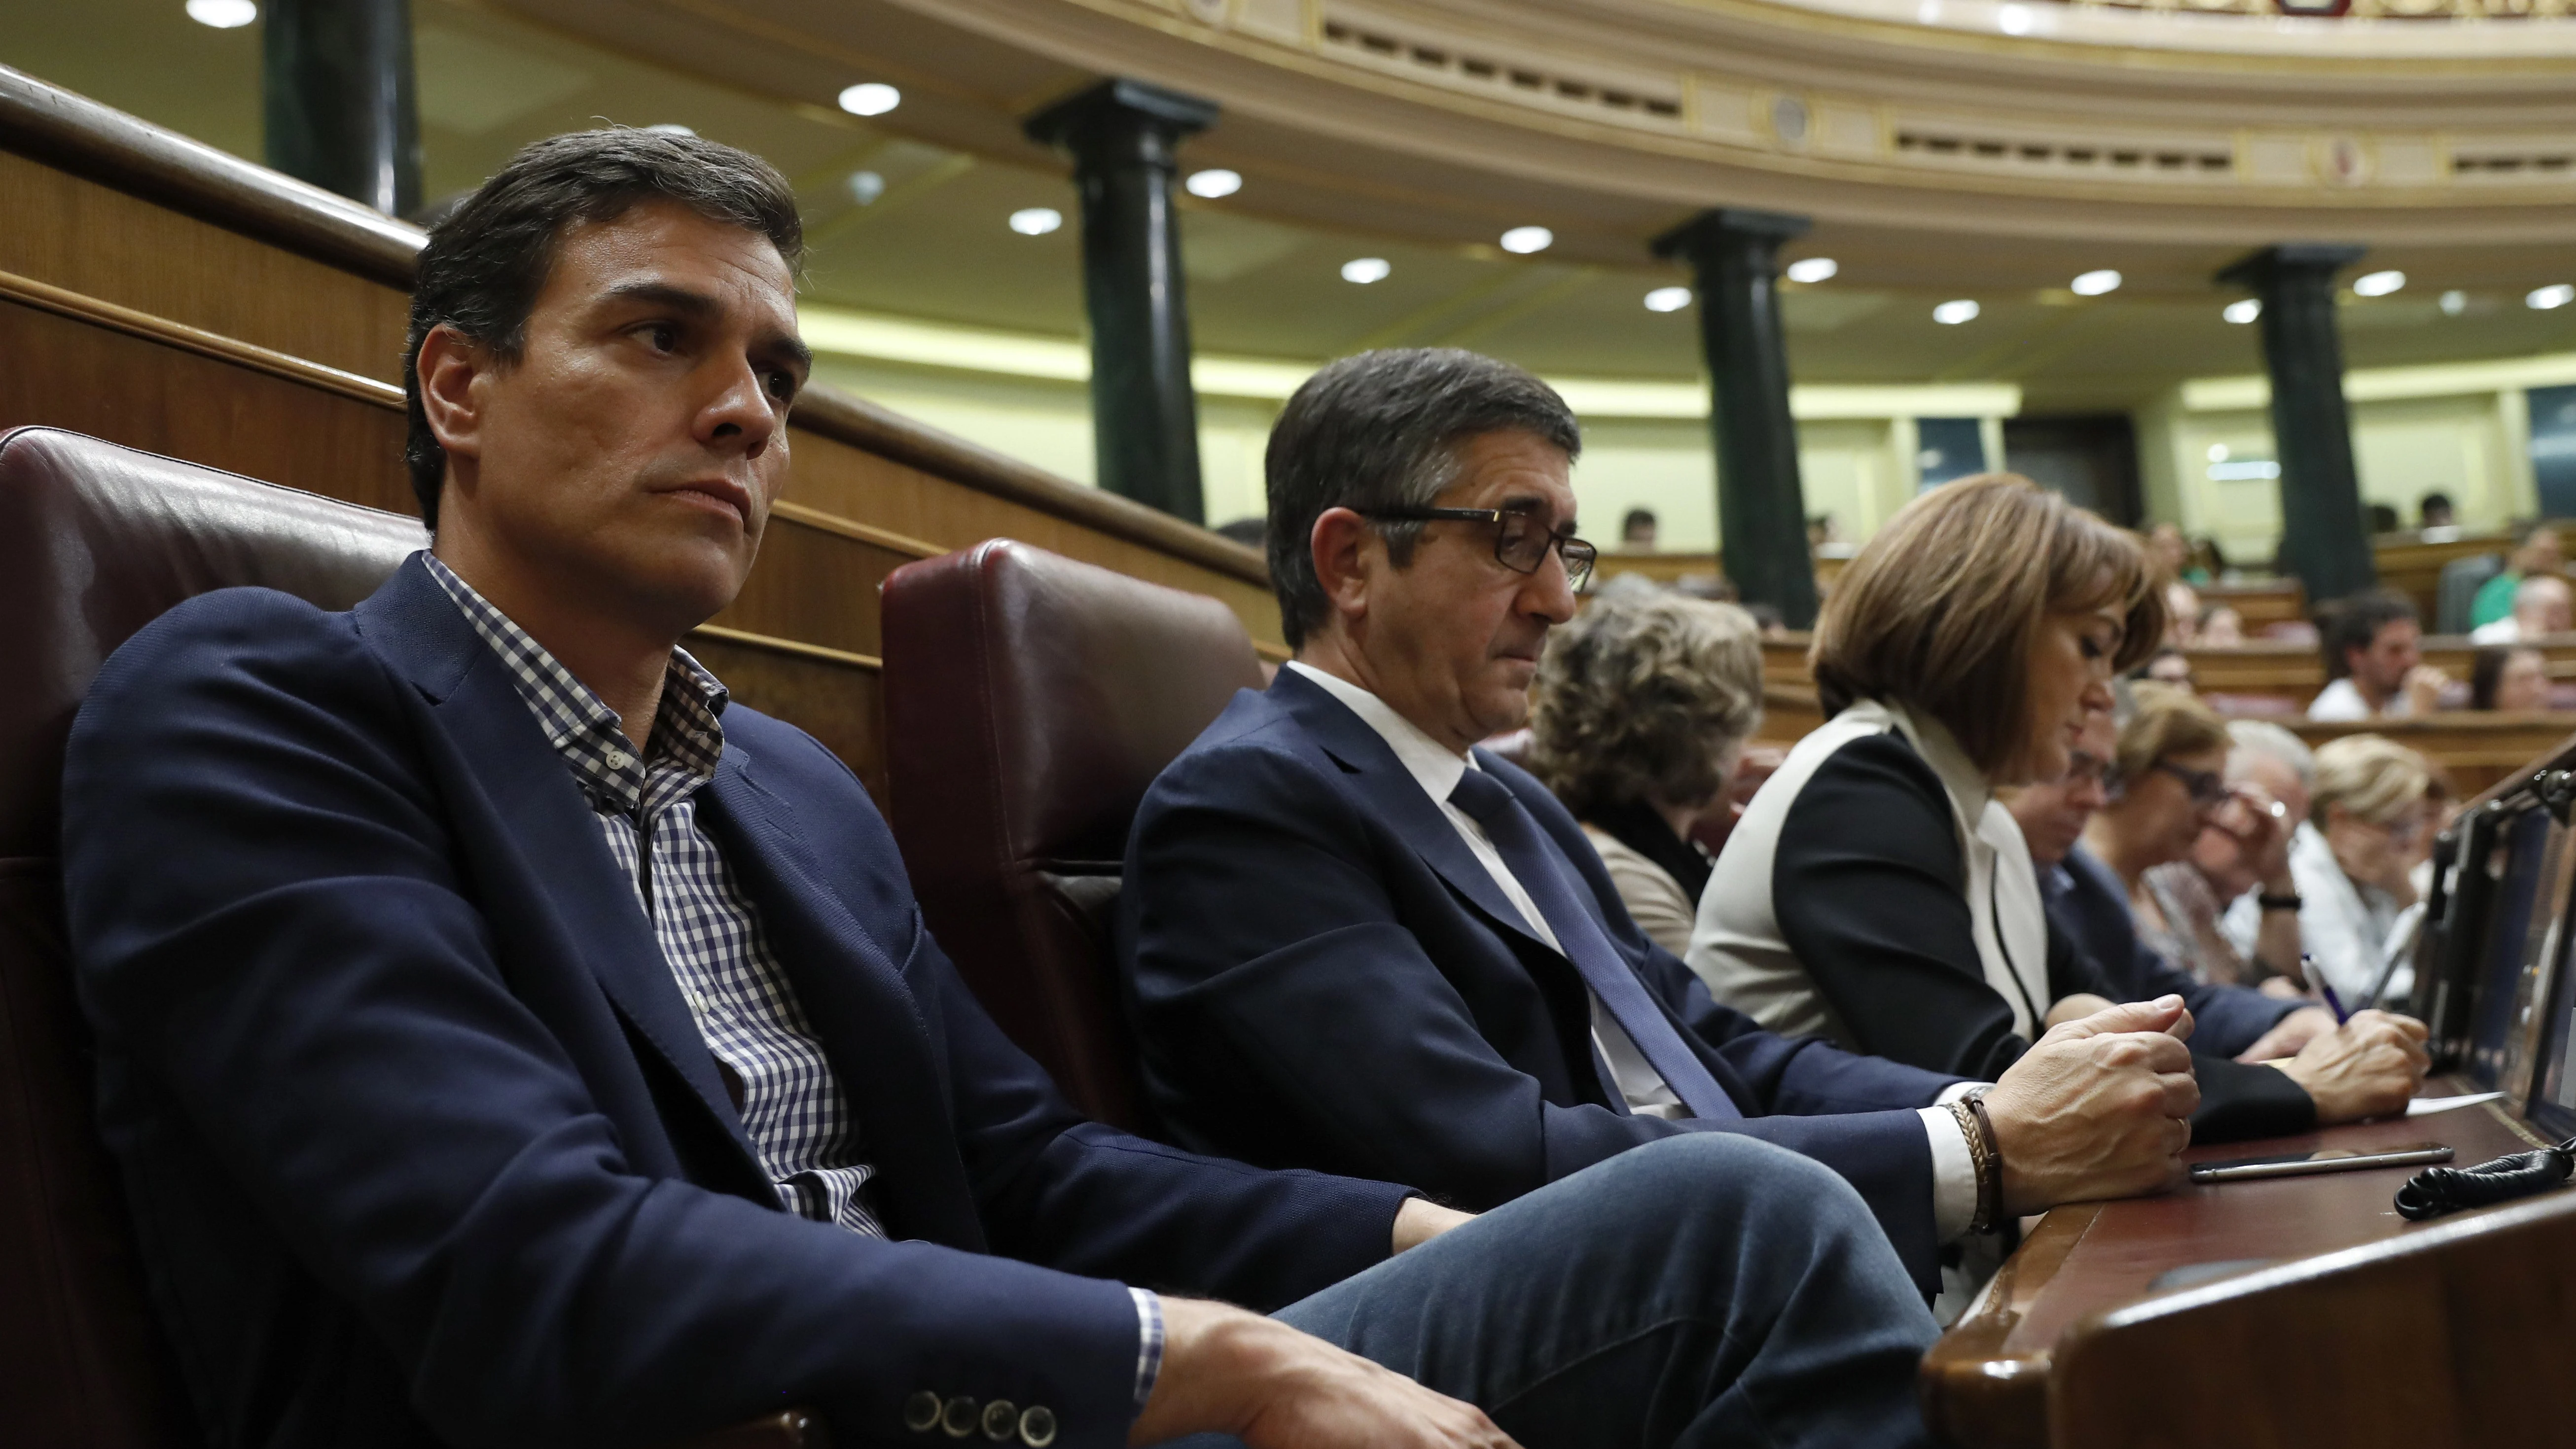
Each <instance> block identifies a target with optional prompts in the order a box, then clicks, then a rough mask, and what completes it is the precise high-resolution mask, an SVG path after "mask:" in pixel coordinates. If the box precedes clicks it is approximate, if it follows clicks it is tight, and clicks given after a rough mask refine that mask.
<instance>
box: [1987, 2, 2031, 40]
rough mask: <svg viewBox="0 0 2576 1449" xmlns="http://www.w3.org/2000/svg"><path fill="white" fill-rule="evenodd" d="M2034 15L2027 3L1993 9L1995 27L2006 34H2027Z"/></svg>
mask: <svg viewBox="0 0 2576 1449" xmlns="http://www.w3.org/2000/svg"><path fill="white" fill-rule="evenodd" d="M2035 18H2036V17H2034V16H2033V15H2032V14H2031V13H2030V7H2029V6H2027V5H2005V6H2000V7H1998V8H1997V9H1996V10H1995V29H1997V30H2000V31H2002V32H2003V33H2004V34H2006V35H2028V34H2030V28H2031V25H2032V23H2033V21H2034V19H2035Z"/></svg>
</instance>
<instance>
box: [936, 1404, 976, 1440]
mask: <svg viewBox="0 0 2576 1449" xmlns="http://www.w3.org/2000/svg"><path fill="white" fill-rule="evenodd" d="M939 1427H940V1428H942V1429H945V1430H947V1431H948V1437H949V1438H951V1439H963V1438H965V1437H966V1436H967V1435H969V1434H972V1433H974V1432H975V1401H974V1400H973V1399H970V1398H968V1397H966V1396H965V1395H964V1394H959V1395H958V1396H957V1397H955V1398H953V1399H950V1400H949V1401H948V1409H947V1412H945V1413H943V1414H941V1415H940V1416H939Z"/></svg>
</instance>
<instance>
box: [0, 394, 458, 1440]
mask: <svg viewBox="0 0 2576 1449" xmlns="http://www.w3.org/2000/svg"><path fill="white" fill-rule="evenodd" d="M425 542H427V536H426V535H425V534H424V533H423V532H422V530H421V526H420V523H419V521H418V520H416V519H411V518H405V517H402V516H400V515H397V514H391V513H381V512H378V511H376V510H374V509H369V508H360V507H357V506H356V505H353V504H347V503H339V502H334V501H332V500H330V499H327V498H321V497H317V496H315V495H313V494H310V493H301V492H297V491H295V490H293V489H289V488H280V487H276V486H274V485H272V484H267V483H260V482H255V481H253V480H251V479H248V478H241V477H236V476H234V475H232V474H229V473H220V472H217V471H215V470H213V469H211V468H201V467H198V466H196V465H195V464H191V463H182V462H177V461H174V460H172V459H169V458H162V457H157V456H154V455H152V454H149V453H143V452H137V451H136V450H134V449H131V448H125V447H120V446H118V445H116V444H112V443H103V442H100V441H98V440H97V439H94V438H86V437H82V436H80V435H79V434H76V433H66V432H61V431H58V430H55V429H51V428H21V429H18V430H16V431H14V432H10V433H8V434H6V435H5V436H0V617H5V618H7V619H10V620H12V621H14V622H13V623H12V624H11V626H10V627H9V628H8V629H7V630H6V631H5V633H0V680H5V681H7V684H6V686H5V687H0V1438H5V1439H6V1440H7V1441H8V1442H10V1443H14V1444H43V1445H63V1446H74V1449H145V1446H149V1449H170V1446H175V1445H184V1444H189V1443H192V1442H194V1441H195V1438H196V1435H195V1431H194V1428H193V1423H192V1418H191V1416H190V1415H189V1414H188V1413H187V1411H186V1406H185V1401H184V1397H183V1395H182V1392H181V1390H180V1388H179V1385H178V1380H177V1376H176V1373H175V1371H174V1369H173V1368H172V1366H171V1363H170V1356H169V1350H168V1348H167V1347H166V1344H165V1342H164V1340H163V1339H162V1336H161V1333H160V1329H159V1326H158V1324H156V1323H155V1322H154V1320H153V1318H152V1315H151V1312H150V1309H149V1306H148V1304H147V1301H146V1295H145V1290H144V1286H143V1280H142V1274H141V1272H140V1270H139V1267H138V1264H137V1262H136V1258H135V1253H134V1247H133V1242H132V1235H131V1231H130V1228H129V1226H128V1220H127V1215H126V1211H125V1205H124V1199H123V1195H122V1192H121V1189H120V1187H119V1184H118V1181H117V1177H116V1173H115V1166H114V1163H113V1162H112V1161H111V1160H110V1159H109V1157H108V1154H107V1151H106V1149H105V1147H104V1146H102V1145H101V1143H100V1142H99V1139H98V1134H97V1131H96V1128H95V1126H94V1124H93V1120H92V1113H91V1100H92V1079H91V1066H90V1060H89V1050H88V1040H89V1035H88V1030H87V1028H86V1026H85V1025H84V1023H83V1022H82V1019H81V1015H80V1011H79V1007H78V1004H77V1002H76V1000H75V998H74V995H73V990H72V976H71V966H70V960H69V955H68V952H67V949H66V946H65V941H64V935H63V919H62V874H61V862H60V859H59V856H58V851H59V841H60V838H61V831H62V823H61V781H62V765H63V742H64V740H65V738H66V736H67V735H68V734H69V733H70V730H71V723H72V716H73V715H74V714H75V713H76V712H77V711H78V710H79V708H80V703H81V698H82V695H83V694H84V693H85V692H86V691H87V690H88V688H89V684H90V681H91V680H92V679H93V678H94V677H96V675H97V673H98V669H99V665H100V664H101V663H102V662H103V661H104V660H105V659H106V657H107V656H108V654H109V653H111V652H112V651H114V650H115V648H116V647H117V646H118V645H119V644H122V643H123V642H125V640H126V639H127V638H128V637H129V636H131V635H132V634H133V633H134V632H135V631H136V630H138V629H140V628H142V627H143V626H144V625H145V624H147V623H149V622H151V621H152V619H154V618H155V617H157V616H158V615H159V614H161V613H162V611H164V610H166V609H168V608H169V607H170V606H172V605H173V604H176V603H178V602H180V601H181V600H183V599H186V598H188V597H190V596H192V595H195V594H200V593H204V592H207V591H209V590H212V589H219V588H225V587H229V586H232V585H238V584H257V585H263V586H265V587H268V588H274V589H281V590H284V591H286V592H288V593H292V594H296V595H298V596H300V597H302V598H305V599H308V600H310V601H312V602H313V603H315V604H317V605H320V606H321V607H323V608H326V609H345V608H347V607H349V606H350V605H352V604H354V603H356V602H357V601H358V600H360V599H363V598H365V597H366V596H367V595H368V594H369V593H371V592H373V591H374V589H375V587H376V585H377V584H379V583H381V582H382V581H383V580H384V579H385V577H386V576H387V575H389V574H391V573H392V572H393V570H394V568H395V566H396V565H397V564H399V563H400V562H401V561H402V559H403V558H404V556H405V555H407V554H408V553H410V552H411V551H412V550H414V549H416V548H419V547H421V546H422V545H423V544H424V543H425Z"/></svg>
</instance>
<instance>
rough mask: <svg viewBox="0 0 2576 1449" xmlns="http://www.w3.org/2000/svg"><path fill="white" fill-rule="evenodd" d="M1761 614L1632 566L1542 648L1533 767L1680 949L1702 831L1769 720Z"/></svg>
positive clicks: (1625, 892) (1641, 923)
mask: <svg viewBox="0 0 2576 1449" xmlns="http://www.w3.org/2000/svg"><path fill="white" fill-rule="evenodd" d="M1757 636H1758V631H1757V628H1756V626H1755V625H1754V622H1753V616H1752V615H1750V614H1747V613H1746V612H1744V611H1743V610H1742V609H1739V608H1736V607H1735V606H1734V605H1732V604H1712V603H1704V602H1702V601H1700V600H1697V599H1685V598H1681V597H1679V596H1677V595H1674V594H1668V593H1665V592H1663V591H1661V590H1658V589H1656V588H1654V587H1653V586H1652V585H1650V584H1647V583H1645V582H1644V581H1643V580H1641V579H1638V578H1636V577H1635V576H1634V575H1631V576H1629V577H1627V578H1622V579H1618V580H1615V581H1613V582H1612V583H1610V584H1609V585H1607V586H1606V587H1604V588H1602V589H1601V590H1600V591H1599V592H1597V593H1595V594H1594V595H1593V596H1592V601H1591V603H1589V604H1588V605H1586V606H1585V607H1584V610H1583V612H1582V613H1580V614H1578V615H1576V616H1575V617H1574V619H1573V621H1572V622H1570V623H1567V624H1564V625H1561V626H1559V627H1558V628H1557V629H1556V630H1555V631H1554V634H1553V637H1551V638H1550V639H1549V640H1548V642H1547V652H1546V653H1545V654H1543V655H1542V656H1540V658H1539V666H1538V689H1537V694H1536V697H1535V698H1534V699H1533V701H1532V704H1531V711H1530V727H1531V747H1530V771H1531V773H1533V774H1535V775H1537V776H1538V777H1539V779H1541V780H1542V781H1544V782H1546V784H1547V787H1548V788H1549V789H1550V790H1553V791H1555V792H1556V798H1557V799H1559V800H1561V801H1563V802H1565V808H1566V809H1568V810H1570V811H1572V812H1573V813H1574V818H1575V819H1576V820H1578V821H1580V822H1581V823H1582V825H1583V833H1584V835H1585V836H1586V837H1587V838H1589V839H1590V840H1591V842H1592V848H1593V849H1594V850H1596V851H1598V852H1599V853H1600V855H1601V864H1602V865H1603V866H1604V867H1606V868H1607V869H1608V870H1609V872H1610V883H1611V884H1612V885H1614V886H1616V887H1618V890H1619V899H1620V900H1621V901H1622V902H1624V903H1626V905H1627V907H1628V914H1629V915H1630V916H1631V917H1633V918H1634V919H1635V920H1636V922H1637V928H1638V929H1639V930H1642V931H1644V932H1645V933H1646V936H1647V939H1649V940H1651V941H1653V942H1654V943H1655V944H1656V945H1658V946H1661V947H1663V948H1664V949H1665V950H1667V951H1670V952H1672V953H1673V954H1674V955H1676V956H1678V955H1680V954H1681V953H1682V952H1684V951H1686V950H1689V949H1690V932H1691V919H1692V917H1693V916H1695V915H1696V914H1697V913H1698V911H1699V893H1700V891H1701V889H1702V888H1704V887H1705V886H1707V884H1708V874H1709V869H1710V867H1711V865H1712V864H1713V862H1712V861H1711V860H1710V859H1709V856H1708V852H1706V851H1705V850H1702V849H1701V848H1700V847H1699V846H1698V845H1697V844H1695V843H1693V841H1692V839H1691V832H1692V830H1693V829H1694V828H1695V827H1696V826H1697V825H1698V823H1699V821H1700V818H1701V817H1702V816H1704V815H1706V814H1707V813H1708V812H1710V811H1712V810H1726V809H1729V808H1730V805H1729V802H1728V798H1727V793H1728V792H1727V782H1728V781H1729V780H1730V779H1731V778H1732V777H1733V776H1734V773H1735V765H1736V761H1737V759H1738V757H1739V756H1740V755H1741V753H1742V751H1743V749H1744V741H1745V739H1746V738H1747V737H1748V736H1750V735H1751V734H1752V733H1753V731H1754V730H1755V729H1757V728H1758V727H1760V725H1761V723H1762V648H1761V644H1760V642H1759V639H1758V637H1757Z"/></svg>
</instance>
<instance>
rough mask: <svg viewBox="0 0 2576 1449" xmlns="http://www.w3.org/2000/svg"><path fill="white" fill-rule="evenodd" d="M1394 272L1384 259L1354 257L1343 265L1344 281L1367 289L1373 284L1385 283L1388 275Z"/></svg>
mask: <svg viewBox="0 0 2576 1449" xmlns="http://www.w3.org/2000/svg"><path fill="white" fill-rule="evenodd" d="M1394 270H1395V268H1393V267H1391V266H1389V265H1387V260H1386V258H1384V257H1353V258H1351V259H1350V260H1349V261H1347V262H1344V263H1342V280H1343V281H1345V282H1357V283H1359V284H1360V285H1361V286H1363V287H1365V286H1367V285H1368V284H1369V283H1371V282H1383V281H1385V280H1386V274H1387V273H1389V272H1392V271H1394Z"/></svg>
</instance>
